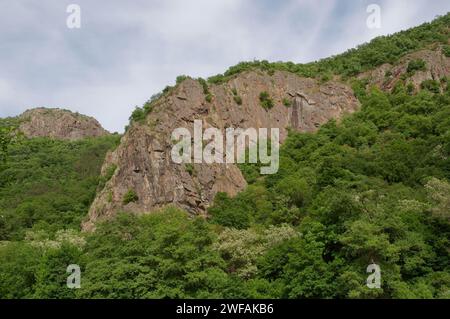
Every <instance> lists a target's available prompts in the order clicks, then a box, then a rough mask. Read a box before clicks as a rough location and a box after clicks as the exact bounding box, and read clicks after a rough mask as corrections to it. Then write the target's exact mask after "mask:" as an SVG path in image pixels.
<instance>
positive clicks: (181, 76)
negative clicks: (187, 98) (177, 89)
mask: <svg viewBox="0 0 450 319" xmlns="http://www.w3.org/2000/svg"><path fill="white" fill-rule="evenodd" d="M187 78H188V76H187V75H179V76H177V78H176V80H175V82H176V84H177V85H178V84H180V83H181V82H183V81H184V80H186V79H187Z"/></svg>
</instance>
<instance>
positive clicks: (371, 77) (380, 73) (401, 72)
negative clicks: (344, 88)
mask: <svg viewBox="0 0 450 319" xmlns="http://www.w3.org/2000/svg"><path fill="white" fill-rule="evenodd" d="M412 61H423V62H424V63H425V64H424V67H423V68H422V69H419V70H414V71H409V72H408V66H409V65H410V62H412ZM449 74H450V57H447V56H445V54H444V53H443V47H442V45H433V46H431V47H430V48H429V49H424V50H420V51H417V52H414V53H411V54H407V55H405V56H404V57H402V58H400V59H399V60H398V61H397V63H395V64H390V63H385V64H382V65H381V66H379V67H377V68H375V69H373V70H371V71H368V72H364V73H361V74H360V75H359V76H358V78H360V79H368V83H369V85H376V86H378V87H380V88H381V89H383V90H386V91H391V90H392V89H393V88H394V86H395V84H396V83H397V82H398V81H401V80H402V81H403V80H404V81H405V83H407V84H409V83H411V84H412V85H413V87H414V89H415V90H416V91H417V90H418V89H419V88H420V86H421V84H422V82H423V81H425V80H435V81H437V82H440V81H441V79H443V78H444V77H446V76H448V75H449ZM441 87H443V85H441Z"/></svg>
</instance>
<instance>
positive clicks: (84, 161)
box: [0, 135, 119, 240]
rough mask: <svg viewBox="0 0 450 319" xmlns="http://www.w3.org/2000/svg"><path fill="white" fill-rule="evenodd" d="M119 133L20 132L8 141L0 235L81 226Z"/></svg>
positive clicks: (0, 172)
mask: <svg viewBox="0 0 450 319" xmlns="http://www.w3.org/2000/svg"><path fill="white" fill-rule="evenodd" d="M118 139H119V137H118V136H116V135H112V136H106V137H101V138H95V139H85V140H81V141H76V142H65V141H58V140H51V139H47V138H34V139H25V138H21V139H19V140H17V141H16V142H14V143H11V145H8V148H7V152H6V153H5V161H4V163H3V165H2V166H1V169H0V240H20V239H23V238H24V236H25V235H26V232H27V231H29V230H36V231H37V230H39V231H45V232H47V233H49V234H54V233H55V232H56V231H57V230H60V229H67V228H74V229H79V227H80V222H81V220H82V219H83V218H84V217H85V216H86V214H87V211H88V209H89V205H90V204H91V202H92V200H93V198H94V196H95V192H96V189H97V185H98V184H99V172H100V167H101V165H102V163H103V160H104V157H105V154H106V152H107V151H108V150H109V149H111V148H112V147H114V146H115V145H117V143H118Z"/></svg>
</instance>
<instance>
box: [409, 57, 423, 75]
mask: <svg viewBox="0 0 450 319" xmlns="http://www.w3.org/2000/svg"><path fill="white" fill-rule="evenodd" d="M425 70H426V64H425V61H424V60H422V59H418V60H412V61H409V63H408V68H407V69H406V72H407V73H408V74H410V75H412V74H414V72H416V71H425Z"/></svg>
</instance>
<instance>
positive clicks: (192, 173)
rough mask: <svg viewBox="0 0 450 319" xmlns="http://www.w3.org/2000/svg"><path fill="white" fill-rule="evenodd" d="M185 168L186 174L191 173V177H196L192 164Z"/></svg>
mask: <svg viewBox="0 0 450 319" xmlns="http://www.w3.org/2000/svg"><path fill="white" fill-rule="evenodd" d="M184 168H185V169H186V172H188V173H189V175H191V176H194V175H195V167H194V165H193V164H191V163H187V164H186V165H185V166H184Z"/></svg>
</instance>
